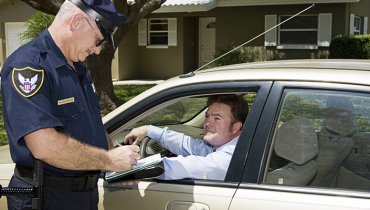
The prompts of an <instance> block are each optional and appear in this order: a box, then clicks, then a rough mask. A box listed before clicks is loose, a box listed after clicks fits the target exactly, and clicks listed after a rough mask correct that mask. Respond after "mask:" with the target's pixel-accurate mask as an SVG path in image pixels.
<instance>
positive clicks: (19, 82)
mask: <svg viewBox="0 0 370 210" xmlns="http://www.w3.org/2000/svg"><path fill="white" fill-rule="evenodd" d="M12 81H13V85H14V87H15V89H16V90H17V91H18V92H19V93H20V94H21V95H23V96H24V97H31V96H33V95H35V94H36V93H37V91H39V90H40V88H41V86H42V84H43V82H44V70H37V69H33V68H31V67H26V68H23V69H17V68H14V69H13V72H12Z"/></svg>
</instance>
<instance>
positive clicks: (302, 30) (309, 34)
mask: <svg viewBox="0 0 370 210" xmlns="http://www.w3.org/2000/svg"><path fill="white" fill-rule="evenodd" d="M290 17H291V16H285V15H283V16H280V23H281V22H283V21H285V20H286V19H288V18H290ZM317 33H318V16H317V15H305V16H297V17H294V18H293V19H291V20H289V21H288V22H286V23H283V24H282V25H280V27H279V35H278V36H279V45H317Z"/></svg>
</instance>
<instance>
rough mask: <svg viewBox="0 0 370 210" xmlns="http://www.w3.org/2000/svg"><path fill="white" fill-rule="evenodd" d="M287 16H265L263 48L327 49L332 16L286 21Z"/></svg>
mask: <svg viewBox="0 0 370 210" xmlns="http://www.w3.org/2000/svg"><path fill="white" fill-rule="evenodd" d="M289 17H291V16H288V15H282V16H278V15H275V14H268V15H265V30H266V31H268V32H267V33H266V34H265V46H266V47H277V48H278V49H318V47H329V45H330V41H331V37H332V35H331V34H332V33H331V32H332V14H331V13H319V14H316V15H302V16H297V17H294V18H292V19H289V21H287V22H284V23H283V24H281V25H280V26H279V27H278V28H275V26H276V25H277V24H278V23H279V22H280V23H282V22H283V21H285V20H287V19H288V18H289Z"/></svg>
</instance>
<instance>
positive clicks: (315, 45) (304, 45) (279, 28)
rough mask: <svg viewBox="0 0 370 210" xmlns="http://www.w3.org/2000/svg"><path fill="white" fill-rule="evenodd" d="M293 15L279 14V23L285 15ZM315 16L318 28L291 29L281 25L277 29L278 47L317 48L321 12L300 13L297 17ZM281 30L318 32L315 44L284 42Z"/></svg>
mask: <svg viewBox="0 0 370 210" xmlns="http://www.w3.org/2000/svg"><path fill="white" fill-rule="evenodd" d="M291 16H292V15H279V16H278V23H281V22H282V18H283V17H287V18H289V17H291ZM304 16H305V17H309V16H311V17H315V18H316V19H317V27H316V28H305V29H303V28H290V29H284V28H282V27H281V25H280V26H279V27H278V30H277V33H278V34H277V36H278V46H277V48H278V49H317V42H318V35H319V14H307V15H299V16H297V17H304ZM281 32H316V37H315V39H316V43H315V44H302V43H296V44H284V43H283V44H282V43H281V38H282V33H281Z"/></svg>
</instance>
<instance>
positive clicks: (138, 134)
mask: <svg viewBox="0 0 370 210" xmlns="http://www.w3.org/2000/svg"><path fill="white" fill-rule="evenodd" d="M207 105H208V110H207V112H206V115H205V119H204V125H203V130H204V137H203V140H202V139H195V138H193V137H190V136H187V135H184V134H183V133H178V132H176V131H171V130H169V129H168V128H167V127H165V128H159V127H155V126H152V125H149V126H148V125H145V126H141V127H138V128H134V129H133V130H132V131H131V132H130V133H129V134H128V135H127V136H126V137H125V139H124V143H125V144H128V143H129V144H137V145H139V144H140V143H141V141H142V140H143V139H144V138H145V137H146V136H148V137H149V138H151V139H153V140H155V141H158V142H159V143H161V144H162V145H163V146H164V147H165V148H166V149H168V150H170V151H171V152H172V153H174V154H176V155H178V156H177V157H170V158H167V157H165V158H164V159H163V164H164V169H165V172H164V173H163V174H162V175H161V176H160V177H159V178H160V179H182V178H193V179H210V180H224V179H225V175H226V172H227V169H228V167H229V164H230V160H231V157H232V155H233V152H234V149H235V146H236V144H237V142H238V139H239V135H240V131H241V129H242V127H243V123H244V121H245V119H246V116H247V114H248V103H247V102H246V101H245V99H244V98H243V97H242V96H239V95H232V94H228V95H214V96H210V97H209V98H208V102H207Z"/></svg>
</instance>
